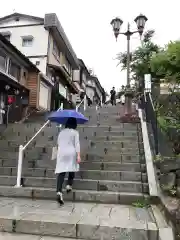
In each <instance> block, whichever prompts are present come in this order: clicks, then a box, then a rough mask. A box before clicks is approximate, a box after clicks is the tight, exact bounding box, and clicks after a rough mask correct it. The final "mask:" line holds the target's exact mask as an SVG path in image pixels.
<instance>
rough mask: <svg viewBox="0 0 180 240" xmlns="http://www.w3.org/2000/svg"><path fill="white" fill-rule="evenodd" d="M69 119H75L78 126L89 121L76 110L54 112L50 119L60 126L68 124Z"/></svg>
mask: <svg viewBox="0 0 180 240" xmlns="http://www.w3.org/2000/svg"><path fill="white" fill-rule="evenodd" d="M68 118H75V119H76V121H77V124H84V123H86V122H87V121H88V119H87V118H86V117H85V116H84V115H83V114H81V113H79V112H77V111H76V110H60V111H56V112H52V113H51V114H50V115H49V117H48V119H49V120H50V121H51V122H56V123H59V124H66V122H67V120H68Z"/></svg>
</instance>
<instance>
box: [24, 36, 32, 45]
mask: <svg viewBox="0 0 180 240" xmlns="http://www.w3.org/2000/svg"><path fill="white" fill-rule="evenodd" d="M32 44H33V37H32V36H26V37H22V46H23V47H31V46H32Z"/></svg>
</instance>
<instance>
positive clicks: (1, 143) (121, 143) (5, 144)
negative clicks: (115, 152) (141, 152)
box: [0, 138, 142, 151]
mask: <svg viewBox="0 0 180 240" xmlns="http://www.w3.org/2000/svg"><path fill="white" fill-rule="evenodd" d="M84 142H85V144H88V145H89V146H104V147H106V146H112V147H113V146H115V147H119V148H133V147H135V148H138V147H139V144H142V143H140V142H138V141H137V142H135V141H130V140H128V139H124V138H122V139H120V140H117V141H108V140H104V141H99V140H96V138H94V139H93V140H88V139H81V145H83V143H84ZM23 144H26V142H24V143H23ZM54 144H55V142H48V143H43V142H42V141H39V142H38V141H33V142H32V144H30V145H29V146H28V147H27V149H31V148H34V147H37V148H52V147H53V146H54ZM3 149H4V150H9V149H10V150H11V149H12V150H13V151H17V149H19V143H18V142H17V141H15V140H14V141H6V140H0V150H3Z"/></svg>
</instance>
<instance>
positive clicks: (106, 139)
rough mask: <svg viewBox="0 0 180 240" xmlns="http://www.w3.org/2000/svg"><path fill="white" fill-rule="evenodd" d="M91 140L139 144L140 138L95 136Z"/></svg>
mask: <svg viewBox="0 0 180 240" xmlns="http://www.w3.org/2000/svg"><path fill="white" fill-rule="evenodd" d="M91 140H96V141H121V140H123V141H134V142H138V141H139V138H138V136H127V135H126V136H103V135H102V136H101V135H100V136H95V137H93V138H91Z"/></svg>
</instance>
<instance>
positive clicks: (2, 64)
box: [0, 49, 7, 72]
mask: <svg viewBox="0 0 180 240" xmlns="http://www.w3.org/2000/svg"><path fill="white" fill-rule="evenodd" d="M6 63H7V57H6V54H5V53H4V52H3V51H2V50H1V49H0V69H1V70H3V71H4V72H6Z"/></svg>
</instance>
